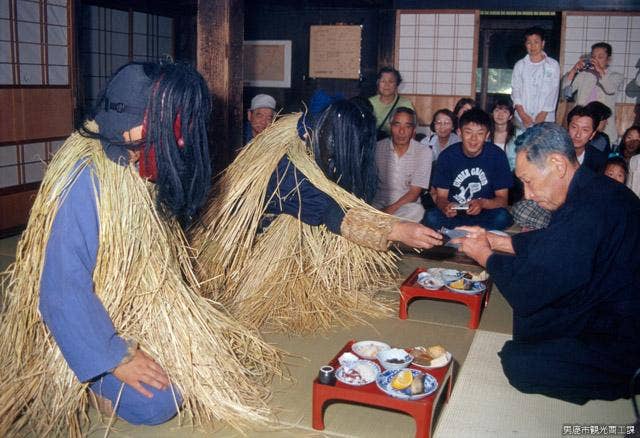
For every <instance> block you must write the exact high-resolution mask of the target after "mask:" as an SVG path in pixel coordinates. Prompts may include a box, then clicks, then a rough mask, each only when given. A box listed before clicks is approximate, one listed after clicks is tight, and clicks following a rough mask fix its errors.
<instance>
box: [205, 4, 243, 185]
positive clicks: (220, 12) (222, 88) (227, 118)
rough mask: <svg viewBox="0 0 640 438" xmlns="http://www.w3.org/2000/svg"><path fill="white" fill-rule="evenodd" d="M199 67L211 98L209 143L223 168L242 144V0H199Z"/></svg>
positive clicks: (215, 167)
mask: <svg viewBox="0 0 640 438" xmlns="http://www.w3.org/2000/svg"><path fill="white" fill-rule="evenodd" d="M197 21H198V24H197V40H198V45H197V59H198V71H199V72H200V73H201V74H202V76H203V77H204V78H205V80H206V81H207V84H208V85H209V90H210V91H211V94H212V98H213V111H212V115H211V123H210V124H209V145H210V150H211V152H212V154H213V162H214V171H215V172H216V173H217V172H219V171H220V170H222V169H224V168H225V167H226V166H227V165H228V164H229V163H230V162H231V161H232V160H233V157H234V155H235V152H234V151H236V150H238V148H240V147H241V146H242V121H243V114H242V113H243V111H242V43H243V39H244V1H243V0H198V19H197Z"/></svg>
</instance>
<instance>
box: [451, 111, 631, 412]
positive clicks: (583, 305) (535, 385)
mask: <svg viewBox="0 0 640 438" xmlns="http://www.w3.org/2000/svg"><path fill="white" fill-rule="evenodd" d="M516 143H517V146H516V153H517V155H516V175H517V176H518V178H520V179H521V180H522V182H523V183H524V187H525V195H526V197H527V199H532V200H534V201H536V202H537V203H538V204H540V205H541V206H542V207H544V208H546V209H548V210H550V211H552V217H551V223H550V224H549V227H548V228H546V229H542V230H537V231H531V232H528V233H521V234H517V235H515V236H513V237H502V236H497V235H495V234H492V233H490V232H486V231H485V230H483V229H481V228H478V227H468V228H465V229H466V230H467V231H468V232H469V234H468V235H467V237H466V238H462V239H459V240H458V241H459V243H461V250H462V251H464V252H465V253H466V254H467V255H469V256H471V257H472V258H473V259H475V260H476V261H477V262H478V263H480V264H481V265H482V266H486V268H487V271H488V272H489V274H490V275H491V277H492V278H493V280H494V281H495V283H496V285H497V286H498V287H499V289H500V291H501V292H502V294H503V295H504V296H505V298H506V299H507V301H508V302H509V304H510V305H511V307H512V308H513V340H511V341H508V342H507V343H506V344H505V345H504V347H503V349H502V351H501V352H500V353H499V355H500V358H501V360H502V367H503V369H504V373H505V374H506V376H507V378H508V379H509V381H510V383H511V384H512V385H513V386H514V387H516V388H517V389H519V390H520V391H522V392H526V393H539V394H545V395H547V396H550V397H555V398H559V399H562V400H566V401H569V402H572V403H577V404H584V403H586V402H587V401H588V400H592V399H604V400H614V399H618V398H622V397H625V398H627V397H629V396H630V395H631V394H630V392H631V391H630V389H629V388H630V386H629V383H630V380H631V378H632V376H633V374H634V372H635V371H636V370H637V369H638V368H639V367H640V341H639V340H638V336H639V335H640V200H639V199H638V198H637V197H636V196H635V195H634V194H633V193H632V192H631V191H630V190H628V189H627V188H626V187H625V186H624V185H622V184H619V183H617V182H615V181H613V180H607V178H606V177H604V176H602V175H598V174H595V173H593V172H592V171H591V170H590V169H588V168H586V167H585V166H579V164H578V162H577V159H576V154H575V151H574V148H573V145H572V142H571V139H570V138H569V136H568V135H567V133H566V131H565V130H564V129H563V128H561V127H560V126H558V125H555V124H553V123H542V124H539V125H535V126H533V127H531V128H529V129H528V130H527V131H526V132H525V133H524V134H523V135H522V136H521V137H520V138H519V139H518V140H517V141H516Z"/></svg>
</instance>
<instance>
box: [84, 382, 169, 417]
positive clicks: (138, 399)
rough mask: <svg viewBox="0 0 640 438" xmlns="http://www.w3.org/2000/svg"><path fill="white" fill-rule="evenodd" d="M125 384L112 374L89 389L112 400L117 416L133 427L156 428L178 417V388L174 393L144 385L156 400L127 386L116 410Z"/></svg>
mask: <svg viewBox="0 0 640 438" xmlns="http://www.w3.org/2000/svg"><path fill="white" fill-rule="evenodd" d="M122 384H123V383H122V381H121V380H119V379H118V378H116V377H115V376H114V375H113V374H110V373H109V374H105V375H104V376H103V377H101V378H100V379H98V380H96V381H95V382H93V383H91V385H90V386H89V387H90V388H91V390H92V391H93V392H94V393H96V394H97V395H99V396H101V397H103V398H106V399H109V400H111V406H113V408H114V409H115V411H116V415H117V416H118V417H120V418H122V419H124V420H126V421H127V422H129V423H131V424H136V425H138V424H144V425H147V426H154V425H156V424H162V423H165V422H167V421H169V420H170V419H171V418H173V417H174V416H175V415H176V414H177V413H178V408H179V407H180V406H181V405H182V396H181V395H180V393H179V392H178V390H177V389H176V388H175V387H173V391H172V390H171V388H167V389H165V390H164V391H160V390H158V389H155V388H153V387H151V386H149V385H145V384H144V383H143V384H142V385H144V387H145V388H146V389H147V390H149V391H150V392H152V393H153V397H152V398H147V397H145V396H144V395H142V394H140V393H139V392H138V391H136V390H135V389H133V388H132V387H131V386H129V385H127V384H124V389H123V390H122V395H121V396H120V401H119V402H118V404H117V406H116V400H118V394H119V393H120V387H121V386H122ZM174 393H175V397H176V400H174ZM176 402H177V404H176Z"/></svg>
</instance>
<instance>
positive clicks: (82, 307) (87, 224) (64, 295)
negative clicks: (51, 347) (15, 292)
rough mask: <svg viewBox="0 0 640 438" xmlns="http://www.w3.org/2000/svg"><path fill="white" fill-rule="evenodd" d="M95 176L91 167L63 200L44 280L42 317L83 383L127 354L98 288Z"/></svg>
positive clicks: (97, 228)
mask: <svg viewBox="0 0 640 438" xmlns="http://www.w3.org/2000/svg"><path fill="white" fill-rule="evenodd" d="M91 172H92V170H91V168H90V167H89V166H86V167H85V168H84V169H83V170H82V171H81V172H80V174H79V175H78V178H77V179H76V180H75V182H74V183H73V184H72V185H71V186H70V187H69V188H68V189H67V193H66V196H63V198H62V201H61V205H60V208H59V209H58V212H57V214H56V217H55V219H54V222H53V227H52V230H51V235H50V237H49V241H48V243H47V249H46V253H45V261H44V267H43V270H42V277H41V280H40V305H39V308H40V313H41V315H42V318H43V319H44V322H45V323H46V324H47V327H48V328H49V330H50V331H51V334H52V335H53V337H54V339H55V340H56V343H57V344H58V347H59V348H60V350H61V352H62V354H63V356H64V358H65V359H66V361H67V363H68V364H69V367H70V368H71V369H72V370H73V372H74V373H75V374H76V376H77V377H78V379H79V380H80V381H81V382H85V381H88V380H92V379H94V378H96V377H98V376H100V375H102V374H104V373H106V372H108V371H110V370H112V369H113V368H115V367H116V366H117V365H118V364H119V363H120V361H121V360H122V359H123V357H124V356H125V355H126V354H127V343H126V341H125V340H124V339H122V338H121V337H119V336H118V334H117V333H116V330H115V327H114V326H113V322H112V321H111V318H110V317H109V315H108V313H107V311H106V310H105V308H104V306H103V305H102V302H101V301H100V299H99V298H98V296H97V295H96V293H95V291H94V287H93V270H94V268H95V266H96V259H97V254H98V236H99V218H98V211H97V206H96V198H95V193H94V190H98V183H97V181H96V180H95V179H93V178H92V175H91Z"/></svg>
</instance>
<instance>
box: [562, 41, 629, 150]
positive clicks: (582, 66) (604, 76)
mask: <svg viewBox="0 0 640 438" xmlns="http://www.w3.org/2000/svg"><path fill="white" fill-rule="evenodd" d="M611 53H612V49H611V45H610V44H608V43H605V42H600V43H596V44H594V45H593V46H591V54H590V57H586V56H583V57H581V58H580V59H579V60H578V62H576V64H575V65H574V66H573V67H572V68H571V70H569V72H568V73H567V74H566V75H565V77H564V78H563V80H562V89H563V90H564V93H563V94H564V95H565V96H567V95H573V94H574V93H576V98H575V100H576V105H587V104H588V103H589V102H593V101H598V102H601V103H603V104H605V105H606V106H608V107H609V108H611V117H609V119H608V122H607V126H606V127H605V129H604V133H605V134H607V135H608V136H609V139H610V140H611V143H613V144H617V140H618V131H617V129H616V115H615V107H616V94H617V92H618V88H619V87H620V85H621V84H622V81H623V80H624V77H623V76H622V75H621V74H620V73H617V72H613V71H610V70H609V62H610V60H611Z"/></svg>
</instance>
